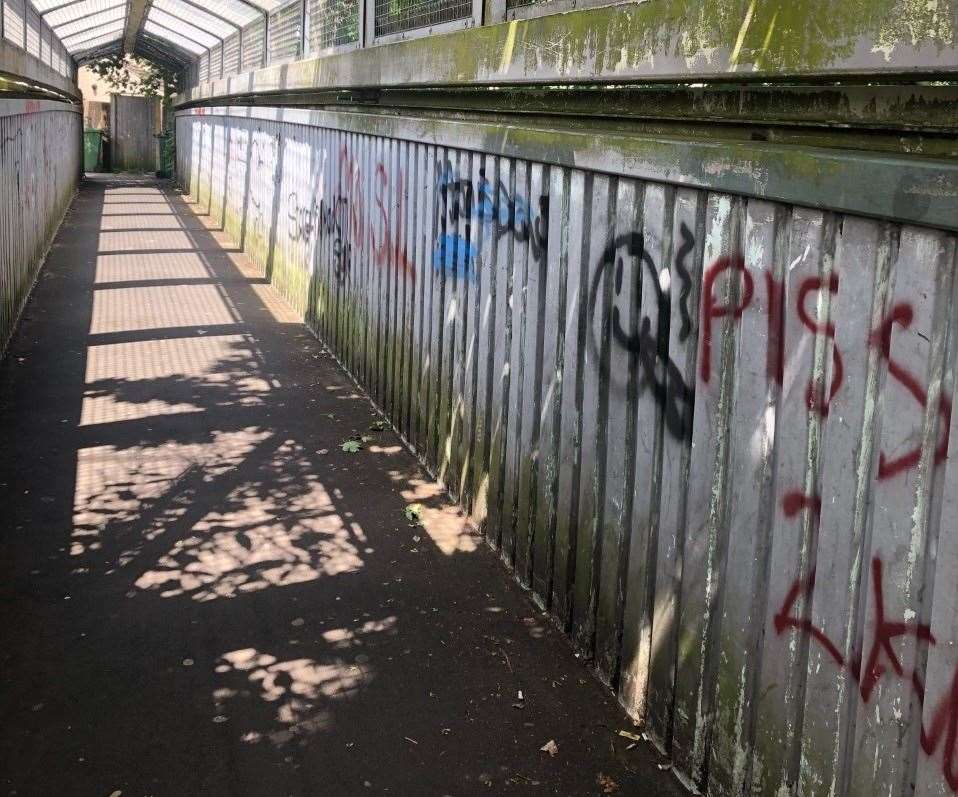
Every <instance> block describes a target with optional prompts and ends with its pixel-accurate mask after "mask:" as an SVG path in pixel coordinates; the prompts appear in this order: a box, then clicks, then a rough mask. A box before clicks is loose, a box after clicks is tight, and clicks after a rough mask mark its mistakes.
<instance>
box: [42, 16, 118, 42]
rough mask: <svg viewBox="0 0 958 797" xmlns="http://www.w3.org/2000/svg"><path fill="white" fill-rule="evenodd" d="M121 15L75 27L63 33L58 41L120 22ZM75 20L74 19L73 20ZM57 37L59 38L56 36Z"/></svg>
mask: <svg viewBox="0 0 958 797" xmlns="http://www.w3.org/2000/svg"><path fill="white" fill-rule="evenodd" d="M122 20H123V17H114V18H113V19H101V20H100V21H99V22H95V23H93V24H92V25H87V26H86V27H85V28H77V29H76V30H74V31H71V32H70V33H67V34H64V36H63V38H62V39H60V41H66V40H67V39H72V38H73V37H74V36H79V35H80V34H81V33H86V32H87V31H91V30H96V29H97V28H109V27H110V26H111V25H115V24H116V23H117V22H121V21H122ZM74 21H76V20H74ZM57 38H60V37H59V36H57Z"/></svg>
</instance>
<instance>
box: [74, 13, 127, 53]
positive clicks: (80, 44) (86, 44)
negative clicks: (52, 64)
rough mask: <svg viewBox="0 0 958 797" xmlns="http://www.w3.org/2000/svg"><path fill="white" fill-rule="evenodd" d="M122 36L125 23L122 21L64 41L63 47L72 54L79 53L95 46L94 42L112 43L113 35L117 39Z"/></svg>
mask: <svg viewBox="0 0 958 797" xmlns="http://www.w3.org/2000/svg"><path fill="white" fill-rule="evenodd" d="M122 34H123V21H122V20H121V21H120V22H111V23H110V24H108V25H104V26H102V27H97V28H96V30H90V31H86V32H85V33H78V34H77V35H76V36H71V37H69V38H67V39H64V41H63V46H64V47H66V48H67V51H68V52H70V53H78V52H80V51H81V50H87V49H89V48H90V47H93V46H95V45H94V44H92V42H100V41H101V40H104V41H112V40H113V39H111V38H110V36H111V35H112V36H114V37H115V36H117V35H122Z"/></svg>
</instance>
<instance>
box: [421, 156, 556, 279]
mask: <svg viewBox="0 0 958 797" xmlns="http://www.w3.org/2000/svg"><path fill="white" fill-rule="evenodd" d="M436 197H437V199H436V204H437V212H438V219H439V225H440V232H439V233H438V234H437V236H436V241H435V246H434V247H433V256H432V264H433V268H435V269H436V270H437V271H438V270H443V271H446V272H449V273H454V274H457V275H459V276H460V277H466V278H472V277H474V276H475V272H476V269H477V267H478V253H477V251H476V247H475V245H474V243H473V242H472V240H471V239H472V236H471V229H472V224H473V223H475V224H477V225H482V226H483V227H484V228H486V229H488V230H490V231H492V233H493V234H494V235H495V236H496V238H497V239H498V238H500V237H502V236H504V235H510V236H512V237H513V238H514V239H515V240H517V241H521V242H526V241H528V243H529V247H530V250H531V252H532V256H533V258H535V260H536V262H539V263H541V262H542V261H543V260H544V259H545V255H546V246H547V243H548V237H549V197H548V195H547V194H542V195H541V196H539V197H538V199H537V205H538V212H537V213H536V212H535V211H534V209H533V208H532V207H531V206H530V204H529V200H528V198H527V197H524V196H522V195H521V194H520V193H519V191H518V190H516V191H514V192H510V191H509V188H508V187H507V186H506V185H505V183H504V182H503V181H502V180H498V181H497V182H496V184H495V185H493V184H492V183H491V182H490V181H489V180H488V179H487V178H486V172H485V169H480V170H479V179H478V180H477V181H475V182H473V180H472V178H470V177H462V176H460V175H459V173H458V172H457V171H456V170H455V169H454V168H453V166H452V164H451V163H450V162H449V161H448V160H446V161H439V162H437V163H436ZM460 221H462V222H463V224H464V232H463V233H459V232H456V230H457V228H458V226H459V223H460Z"/></svg>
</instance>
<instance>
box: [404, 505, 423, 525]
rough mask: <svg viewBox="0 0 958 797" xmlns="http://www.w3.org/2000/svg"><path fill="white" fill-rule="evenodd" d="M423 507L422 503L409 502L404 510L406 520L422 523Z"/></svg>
mask: <svg viewBox="0 0 958 797" xmlns="http://www.w3.org/2000/svg"><path fill="white" fill-rule="evenodd" d="M423 509H424V507H423V505H422V504H409V505H408V506H407V507H406V510H405V513H406V520H408V521H409V522H410V523H414V524H419V523H422V513H423Z"/></svg>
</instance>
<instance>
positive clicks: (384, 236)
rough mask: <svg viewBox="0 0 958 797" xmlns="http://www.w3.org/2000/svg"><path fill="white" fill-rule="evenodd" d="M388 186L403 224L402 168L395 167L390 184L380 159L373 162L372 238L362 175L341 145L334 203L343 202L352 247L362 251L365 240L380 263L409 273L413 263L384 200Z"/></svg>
mask: <svg viewBox="0 0 958 797" xmlns="http://www.w3.org/2000/svg"><path fill="white" fill-rule="evenodd" d="M391 188H392V189H393V190H394V191H395V195H396V219H397V228H398V229H399V230H402V229H404V228H405V213H406V209H405V207H404V203H403V199H404V197H405V193H406V191H405V180H404V178H403V173H402V170H401V169H400V170H399V173H398V179H397V181H396V185H395V186H392V187H391V186H390V183H389V173H388V172H387V171H386V167H385V166H384V165H383V164H382V163H378V164H377V165H376V180H375V187H374V195H373V201H374V202H375V203H376V209H377V210H378V211H379V218H380V223H379V229H380V234H381V238H380V240H379V241H378V242H377V240H376V225H375V224H374V223H373V222H372V221H371V220H370V219H367V218H366V200H365V196H364V194H363V175H362V169H361V168H360V165H359V163H358V162H357V161H356V159H355V158H353V157H352V156H351V155H350V154H349V152H348V150H347V149H346V147H345V145H344V146H343V147H342V149H341V150H340V152H339V190H338V194H337V197H336V199H335V204H337V205H338V204H344V205H345V206H347V207H348V208H349V219H350V222H351V223H350V230H351V233H352V234H351V238H352V244H353V249H354V250H355V251H356V252H357V253H362V252H363V251H365V248H366V246H367V242H368V245H369V248H370V250H371V251H372V253H373V255H374V257H375V260H376V263H377V264H378V265H380V266H393V265H396V266H398V267H399V269H400V270H401V271H402V272H403V273H404V274H406V275H407V276H409V277H414V276H415V266H414V265H413V263H412V262H411V261H410V260H409V257H408V256H407V252H406V248H405V246H404V245H403V243H402V240H401V236H399V235H396V234H395V231H394V230H393V229H392V227H391V224H390V214H389V212H388V210H387V204H388V203H389V202H390V198H389V193H390V190H391Z"/></svg>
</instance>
